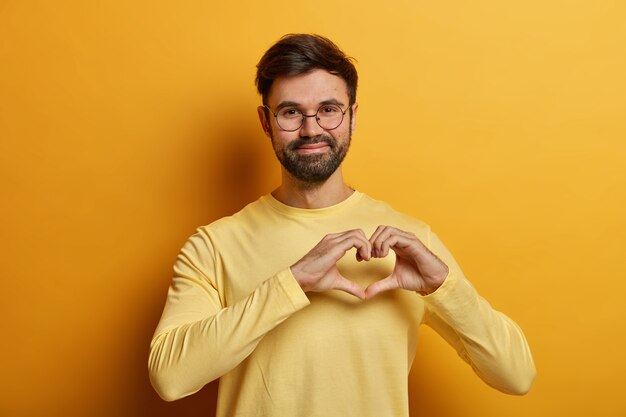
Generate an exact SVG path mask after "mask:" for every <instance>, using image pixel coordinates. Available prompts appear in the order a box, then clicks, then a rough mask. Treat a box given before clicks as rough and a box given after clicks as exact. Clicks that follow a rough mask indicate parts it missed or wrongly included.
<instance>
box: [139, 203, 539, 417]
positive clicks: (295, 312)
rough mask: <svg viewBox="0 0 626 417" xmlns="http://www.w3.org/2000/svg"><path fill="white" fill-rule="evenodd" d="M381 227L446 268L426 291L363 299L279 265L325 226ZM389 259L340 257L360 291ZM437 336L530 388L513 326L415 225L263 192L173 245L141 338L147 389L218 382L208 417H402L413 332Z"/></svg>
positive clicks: (481, 369)
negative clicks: (150, 330) (296, 203)
mask: <svg viewBox="0 0 626 417" xmlns="http://www.w3.org/2000/svg"><path fill="white" fill-rule="evenodd" d="M378 225H390V226H394V227H397V228H399V229H402V230H405V231H408V232H412V233H414V234H415V235H416V236H417V237H418V238H419V239H420V240H421V241H422V242H423V243H424V244H425V245H426V246H427V247H428V248H429V249H430V250H431V251H432V252H433V253H435V254H436V255H437V256H438V257H439V258H440V259H441V260H442V261H443V262H444V263H446V265H447V266H448V268H449V274H448V276H447V277H446V280H445V281H444V283H443V284H442V285H441V287H440V288H439V289H437V290H436V291H435V292H434V293H432V294H429V295H426V296H421V295H419V294H416V293H414V292H411V291H406V290H401V289H398V290H393V291H389V292H385V293H381V294H379V295H378V296H376V297H375V298H373V299H370V300H366V301H363V300H360V299H358V298H356V297H353V296H351V295H349V294H347V293H344V292H341V291H337V290H331V291H327V292H323V293H306V294H305V293H304V292H303V291H302V289H301V288H300V286H299V285H298V283H297V282H296V280H295V278H294V277H293V275H292V274H291V271H290V269H289V266H290V265H293V264H294V263H295V262H297V261H298V260H299V259H300V258H301V257H302V256H304V255H305V254H306V253H307V252H308V251H309V250H310V249H311V248H313V246H315V245H316V244H317V243H318V242H319V241H320V240H321V239H322V238H323V237H324V236H325V235H326V234H328V233H337V232H342V231H346V230H350V229H362V230H363V231H364V232H365V234H366V235H367V236H370V235H371V234H372V233H373V232H374V230H375V229H376V227H377V226H378ZM394 262H395V256H394V254H393V253H392V252H391V251H390V254H389V256H387V257H385V258H382V259H372V260H371V261H369V262H357V261H356V258H355V254H354V251H349V252H348V253H347V254H346V256H344V257H343V258H342V259H341V260H340V261H339V262H338V264H337V268H338V269H339V271H340V272H341V273H342V275H343V276H345V277H346V278H348V279H350V280H353V281H355V282H356V283H357V284H359V285H361V286H363V287H367V286H368V285H369V284H371V283H373V282H375V281H376V280H380V279H382V278H384V277H386V276H388V275H389V274H390V273H391V271H392V270H393V266H394ZM421 324H426V325H428V326H430V327H432V328H433V329H434V330H435V331H436V332H438V333H439V334H440V335H441V336H442V337H443V338H444V339H445V340H446V341H447V342H448V343H449V344H450V345H451V346H452V347H453V348H454V349H456V351H457V352H458V354H459V356H460V357H461V358H462V359H463V360H464V361H466V362H467V363H468V364H469V365H470V366H471V367H472V368H473V369H474V371H475V372H476V374H477V375H478V376H479V377H480V378H481V379H483V380H484V381H485V382H486V383H487V384H489V385H491V386H492V387H494V388H496V389H498V390H501V391H503V392H506V393H511V394H523V393H525V392H527V391H528V389H529V388H530V385H531V384H532V381H533V379H534V376H535V367H534V364H533V360H532V356H531V353H530V350H529V348H528V345H527V342H526V340H525V338H524V335H523V333H522V331H521V330H520V329H519V327H518V326H517V325H516V324H515V323H514V322H513V321H512V320H511V319H509V318H508V317H507V316H505V315H504V314H502V313H500V312H498V311H496V310H494V309H493V308H492V307H491V306H490V305H489V303H488V302H487V301H485V300H484V299H483V298H482V297H480V296H479V294H478V293H477V292H476V290H475V289H474V288H473V287H472V285H471V284H470V283H469V281H468V280H467V279H466V278H465V276H464V275H463V272H462V271H461V269H460V268H459V266H458V265H457V263H456V261H455V260H454V258H453V257H452V255H451V254H450V253H449V251H448V250H447V249H446V247H445V246H444V245H443V243H442V242H441V241H440V240H439V239H438V238H437V236H436V235H435V234H434V233H433V232H432V231H431V229H430V227H429V226H428V225H426V224H424V223H422V222H421V221H418V220H416V219H413V218H411V217H409V216H406V215H404V214H401V213H398V212H397V211H395V210H393V209H392V208H391V207H390V206H389V205H387V204H386V203H384V202H380V201H376V200H374V199H372V198H370V197H368V196H366V195H365V194H362V193H360V192H354V193H353V194H352V195H351V196H350V197H349V198H348V199H346V200H344V201H342V202H341V203H339V204H337V205H334V206H331V207H326V208H322V209H313V210H310V209H299V208H295V207H290V206H287V205H284V204H282V203H280V202H279V201H277V200H276V199H274V198H273V197H272V196H271V195H266V196H263V197H261V198H260V199H259V200H257V201H255V202H254V203H251V204H249V205H248V206H246V207H245V208H244V209H243V210H241V211H240V212H238V213H236V214H235V215H233V216H230V217H225V218H222V219H220V220H218V221H216V222H214V223H212V224H210V225H208V226H204V227H201V228H199V229H198V231H197V233H196V234H195V235H193V236H192V237H191V238H190V239H189V240H188V241H187V243H186V244H185V245H184V247H183V249H182V250H181V252H180V254H179V256H178V259H177V262H176V264H175V266H174V277H173V280H172V284H171V287H170V289H169V292H168V297H167V301H166V305H165V309H164V311H163V315H162V318H161V321H160V323H159V325H158V327H157V329H156V332H155V334H154V338H153V340H152V343H151V345H150V356H149V371H150V378H151V381H152V384H153V386H154V388H155V389H156V391H157V392H158V393H159V395H161V397H163V398H164V399H166V400H175V399H177V398H181V397H184V396H187V395H190V394H192V393H194V392H196V391H198V390H200V389H201V388H202V387H203V386H204V385H206V384H207V383H209V382H211V381H212V380H215V379H217V378H220V386H219V391H218V404H217V416H218V417H234V416H296V415H297V416H305V417H306V416H310V417H317V416H319V417H330V416H341V417H345V416H358V417H367V416H372V417H374V416H375V417H381V416H408V386H407V384H408V381H407V380H408V378H407V376H408V373H409V371H410V368H411V364H412V362H413V359H414V356H415V349H416V343H417V338H418V332H419V327H420V325H421Z"/></svg>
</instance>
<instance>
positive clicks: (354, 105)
mask: <svg viewBox="0 0 626 417" xmlns="http://www.w3.org/2000/svg"><path fill="white" fill-rule="evenodd" d="M358 109H359V103H354V104H353V105H352V126H351V128H352V131H353V132H354V131H355V130H356V111H357V110H358Z"/></svg>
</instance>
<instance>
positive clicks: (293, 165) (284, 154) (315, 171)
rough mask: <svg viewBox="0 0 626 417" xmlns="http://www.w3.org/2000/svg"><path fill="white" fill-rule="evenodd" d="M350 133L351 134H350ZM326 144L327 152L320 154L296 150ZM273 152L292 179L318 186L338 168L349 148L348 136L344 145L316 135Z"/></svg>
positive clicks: (332, 139)
mask: <svg viewBox="0 0 626 417" xmlns="http://www.w3.org/2000/svg"><path fill="white" fill-rule="evenodd" d="M350 133H352V132H350ZM321 142H323V143H326V144H327V145H328V146H329V148H330V149H329V150H328V151H327V152H325V153H322V154H304V155H302V154H299V153H298V152H297V149H298V148H299V147H301V146H303V145H311V144H314V143H321ZM272 143H273V144H274V152H275V153H276V157H277V158H278V160H279V161H280V163H281V164H282V166H283V167H285V169H286V170H287V172H289V173H290V174H291V175H292V176H293V177H294V178H296V179H298V180H300V181H302V182H304V183H307V184H319V183H322V182H324V181H326V180H327V179H328V178H329V177H330V176H331V175H332V174H333V173H334V172H335V171H336V170H337V168H339V166H340V165H341V163H342V162H343V159H344V158H345V157H346V154H347V153H348V149H349V148H350V135H349V136H348V140H347V141H346V142H345V143H342V144H339V143H338V142H337V140H336V139H335V138H333V137H332V136H327V135H318V136H314V137H309V138H299V139H296V140H294V141H293V142H291V143H289V144H288V145H287V146H285V147H284V148H277V147H276V143H275V142H274V140H273V139H272Z"/></svg>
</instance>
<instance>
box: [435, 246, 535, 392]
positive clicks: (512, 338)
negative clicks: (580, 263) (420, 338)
mask: <svg viewBox="0 0 626 417" xmlns="http://www.w3.org/2000/svg"><path fill="white" fill-rule="evenodd" d="M430 249H431V251H432V252H434V253H435V254H436V255H437V256H439V258H441V259H442V261H444V262H445V263H446V264H447V265H448V268H449V274H448V277H447V278H446V280H445V281H444V283H443V284H442V285H441V287H439V288H438V289H437V291H435V292H433V293H432V294H429V295H427V296H424V297H423V299H424V302H425V306H426V309H425V315H424V323H425V324H427V325H428V326H430V327H431V328H432V329H433V330H435V331H436V332H437V333H439V334H440V335H441V336H442V337H443V338H444V339H445V340H446V341H447V342H448V343H449V344H450V345H452V346H453V347H454V348H455V349H456V351H457V353H458V354H459V356H461V358H463V360H465V361H466V362H467V363H468V364H469V365H470V366H471V367H472V368H473V369H474V372H476V374H477V375H478V376H479V377H480V378H481V379H482V380H483V381H485V382H486V383H487V384H489V385H490V386H492V387H494V388H496V389H498V390H500V391H502V392H505V393H507V394H517V395H523V394H525V393H527V392H528V391H529V390H530V387H531V385H532V383H533V381H534V378H535V374H536V370H535V365H534V363H533V358H532V355H531V353H530V349H529V347H528V343H527V342H526V338H525V337H524V334H523V333H522V331H521V329H520V328H519V327H518V326H517V324H516V323H515V322H513V320H511V319H510V318H508V317H507V316H505V315H504V314H502V313H500V312H499V311H496V310H494V309H493V308H492V307H491V306H490V305H489V303H488V302H487V301H486V300H485V299H483V298H482V297H480V295H478V293H477V292H476V290H475V289H474V287H473V286H472V285H471V284H470V283H469V281H468V280H467V279H466V278H465V277H464V275H463V273H462V272H461V269H460V268H459V266H458V264H457V263H456V261H455V260H454V258H453V257H452V255H451V254H450V252H449V251H448V249H447V248H446V247H445V246H444V245H443V243H442V242H441V241H440V240H439V238H437V236H436V235H434V234H431V237H430Z"/></svg>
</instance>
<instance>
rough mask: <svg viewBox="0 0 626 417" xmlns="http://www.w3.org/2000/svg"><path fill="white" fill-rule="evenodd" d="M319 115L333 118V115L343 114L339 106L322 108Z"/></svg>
mask: <svg viewBox="0 0 626 417" xmlns="http://www.w3.org/2000/svg"><path fill="white" fill-rule="evenodd" d="M318 113H320V114H323V115H326V116H333V115H336V114H337V113H341V109H340V108H339V107H338V106H333V105H327V106H322V107H320V109H319V111H318Z"/></svg>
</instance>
